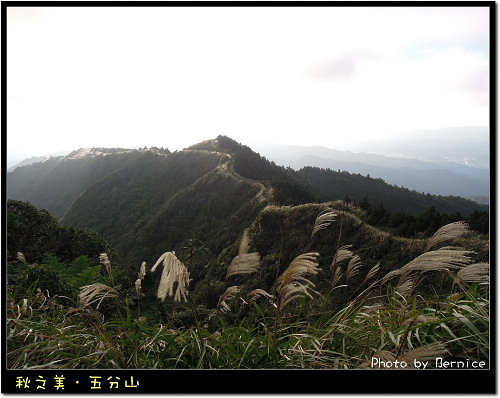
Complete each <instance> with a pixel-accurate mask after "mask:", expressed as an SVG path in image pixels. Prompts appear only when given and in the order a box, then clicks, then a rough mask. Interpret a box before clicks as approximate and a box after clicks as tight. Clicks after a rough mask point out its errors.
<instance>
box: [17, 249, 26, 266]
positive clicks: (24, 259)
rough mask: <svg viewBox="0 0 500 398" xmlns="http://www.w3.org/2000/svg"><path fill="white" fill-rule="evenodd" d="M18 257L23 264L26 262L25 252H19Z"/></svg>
mask: <svg viewBox="0 0 500 398" xmlns="http://www.w3.org/2000/svg"><path fill="white" fill-rule="evenodd" d="M17 259H18V260H19V261H21V262H22V263H23V264H26V258H24V254H23V253H21V252H17Z"/></svg>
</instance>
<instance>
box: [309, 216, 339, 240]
mask: <svg viewBox="0 0 500 398" xmlns="http://www.w3.org/2000/svg"><path fill="white" fill-rule="evenodd" d="M335 217H337V213H335V212H334V211H333V210H332V209H326V210H324V211H322V212H321V213H320V214H319V215H318V217H316V221H315V222H314V227H313V230H312V232H311V239H312V238H313V236H314V235H315V234H316V233H317V232H318V231H320V230H322V229H325V228H326V227H328V226H329V225H330V224H331V223H332V222H334V221H335Z"/></svg>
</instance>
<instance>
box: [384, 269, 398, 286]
mask: <svg viewBox="0 0 500 398" xmlns="http://www.w3.org/2000/svg"><path fill="white" fill-rule="evenodd" d="M399 275H401V270H400V269H399V268H398V269H393V270H392V271H389V272H388V273H387V274H385V276H384V277H383V278H382V284H385V283H387V282H388V281H389V280H391V279H392V278H395V277H396V276H399Z"/></svg>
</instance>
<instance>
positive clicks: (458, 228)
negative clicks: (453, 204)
mask: <svg viewBox="0 0 500 398" xmlns="http://www.w3.org/2000/svg"><path fill="white" fill-rule="evenodd" d="M467 232H469V226H468V225H467V224H466V223H464V222H463V221H457V222H453V223H450V224H447V225H445V226H443V227H441V228H439V229H438V230H437V231H436V233H435V234H434V235H432V238H431V239H430V240H429V243H428V244H427V247H426V248H425V251H426V252H427V251H429V250H430V249H431V248H432V247H434V246H436V245H437V244H439V243H441V242H444V241H447V240H450V239H455V238H458V237H459V236H461V235H463V234H466V233H467Z"/></svg>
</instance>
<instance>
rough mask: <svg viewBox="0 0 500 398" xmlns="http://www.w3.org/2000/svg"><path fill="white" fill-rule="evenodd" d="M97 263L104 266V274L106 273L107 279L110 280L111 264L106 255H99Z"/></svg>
mask: <svg viewBox="0 0 500 398" xmlns="http://www.w3.org/2000/svg"><path fill="white" fill-rule="evenodd" d="M99 261H100V263H101V264H104V267H105V268H106V272H107V273H108V275H109V277H110V278H112V275H111V263H110V261H109V259H108V255H107V254H106V253H101V254H100V255H99Z"/></svg>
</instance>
